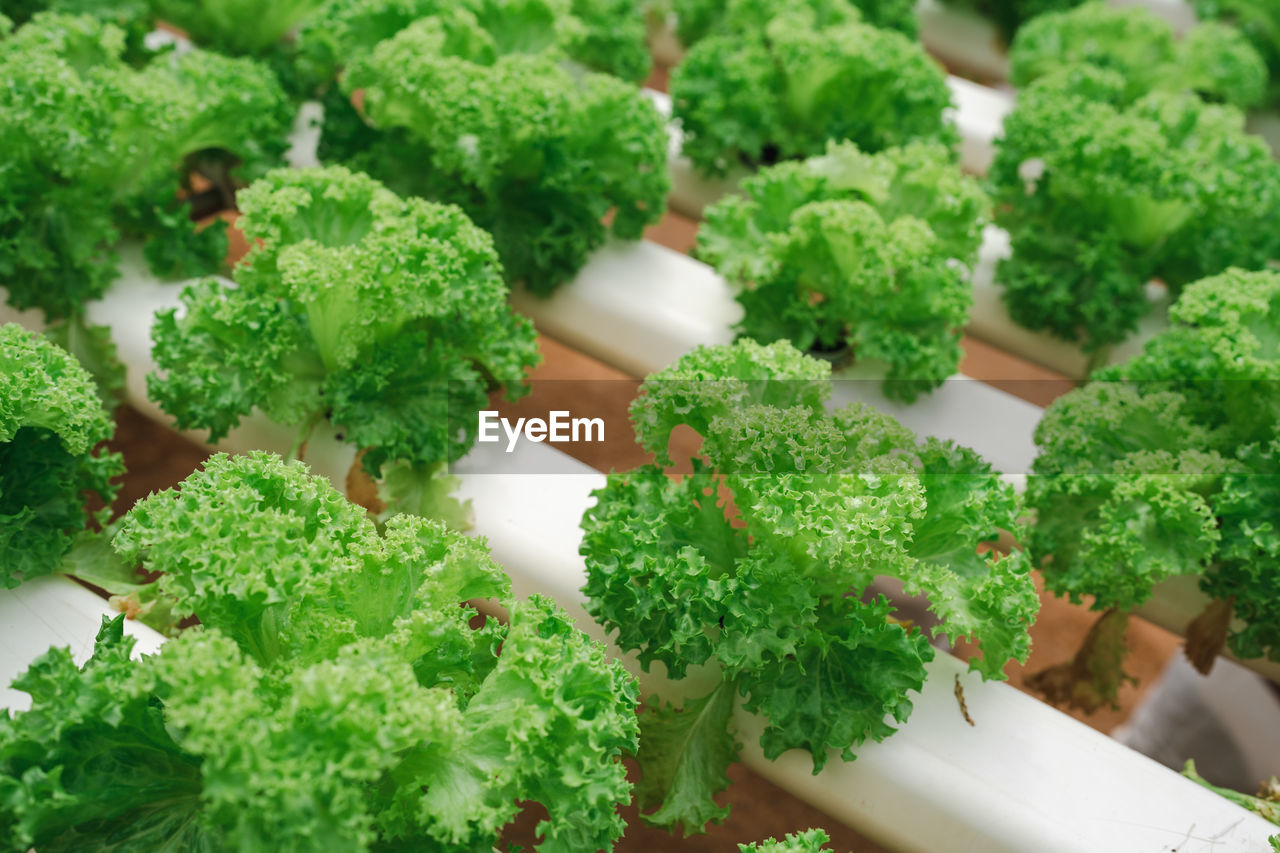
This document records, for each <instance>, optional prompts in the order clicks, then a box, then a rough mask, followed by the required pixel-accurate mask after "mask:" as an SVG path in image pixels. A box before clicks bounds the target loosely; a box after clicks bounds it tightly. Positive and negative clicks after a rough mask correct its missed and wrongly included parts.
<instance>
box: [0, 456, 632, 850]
mask: <svg viewBox="0 0 1280 853" xmlns="http://www.w3.org/2000/svg"><path fill="white" fill-rule="evenodd" d="M114 547H115V549H116V550H117V551H118V552H119V554H120V556H121V557H122V558H123V559H126V560H128V561H132V562H136V563H137V564H140V565H141V567H142V568H143V569H145V570H147V571H148V572H162V573H163V574H162V575H161V577H160V579H159V580H158V581H156V582H155V583H154V584H153V585H150V587H148V589H149V590H151V594H153V595H154V596H156V598H157V599H165V600H167V601H169V602H170V606H171V609H172V612H173V613H175V614H177V615H186V614H195V615H198V616H199V618H200V623H201V624H200V626H199V627H195V628H191V629H188V630H186V631H185V632H184V633H182V634H181V635H180V636H179V637H177V638H176V639H173V640H170V641H169V642H168V643H166V644H165V645H164V647H163V648H162V649H161V651H160V653H159V654H156V655H152V656H149V657H144V658H142V659H141V660H134V659H132V658H131V655H130V651H131V645H132V641H131V640H129V639H127V638H125V637H124V636H123V635H122V627H123V621H122V620H123V617H117V618H116V619H114V620H108V619H104V620H103V626H102V630H101V631H100V633H99V635H98V640H97V646H96V649H95V651H94V654H93V656H92V657H91V658H90V659H89V660H88V661H87V662H86V663H85V664H84V665H83V666H77V665H76V664H75V663H74V662H73V660H72V657H71V654H70V652H69V651H68V650H67V649H53V650H50V651H49V652H48V653H47V654H45V655H44V656H43V657H41V658H39V659H38V660H37V661H36V662H35V663H33V664H32V665H31V667H30V669H28V671H27V672H26V673H25V674H24V675H22V676H20V677H19V678H18V679H17V681H15V683H14V684H15V687H17V688H18V689H21V690H24V691H26V692H28V693H30V694H31V697H32V707H31V710H29V711H26V712H23V713H18V714H16V715H13V716H11V715H10V714H9V712H7V711H5V712H0V825H3V826H5V827H6V829H7V831H6V833H5V838H4V839H3V840H0V849H4V850H11V851H14V853H22V851H25V850H27V849H28V848H30V847H33V846H34V847H36V848H38V849H40V850H42V851H58V850H82V849H100V848H106V847H110V848H113V849H121V850H155V849H182V850H227V849H232V850H294V851H310V850H314V851H332V850H352V851H361V850H382V849H388V848H400V849H418V850H421V849H433V850H450V851H464V850H480V849H486V850H487V849H490V848H491V847H492V846H493V845H494V844H495V843H496V842H497V840H498V834H499V832H500V831H501V829H502V828H503V827H504V826H505V825H506V824H508V823H509V822H510V821H511V820H512V819H513V818H515V817H516V815H517V814H518V813H519V811H520V809H521V803H523V802H526V801H532V802H537V803H540V804H541V805H542V806H543V807H544V808H545V810H546V817H545V819H543V820H542V821H541V822H540V823H539V824H538V826H537V832H538V834H539V836H540V838H541V841H540V843H539V844H538V845H537V849H538V850H542V851H566V853H570V852H572V853H576V851H582V850H596V849H600V848H604V849H608V848H611V847H612V844H613V841H614V840H615V839H616V838H617V837H618V836H619V835H620V834H621V832H622V819H621V817H620V816H619V815H618V813H617V807H618V805H619V804H620V803H623V802H626V801H627V800H628V799H629V796H630V785H629V783H628V782H627V781H626V774H625V769H624V768H623V766H622V764H621V763H620V761H619V757H620V755H621V754H622V753H623V752H624V751H630V750H632V749H634V747H635V742H636V731H637V723H636V716H635V713H634V710H635V702H636V688H635V683H634V681H633V679H632V678H631V677H630V676H629V675H627V674H626V672H625V670H623V669H622V667H621V666H620V665H619V664H618V663H616V662H611V661H609V660H608V659H607V658H606V656H605V652H604V649H603V647H602V646H601V645H600V644H598V643H595V642H592V641H591V640H589V639H588V638H587V637H586V635H584V634H582V633H581V632H580V631H578V630H577V629H576V628H574V627H573V624H572V623H571V622H570V621H569V619H568V617H566V616H565V614H564V613H563V612H561V611H560V610H559V609H558V608H557V607H555V605H553V604H552V603H551V602H549V601H547V600H545V599H541V598H537V597H535V598H531V599H528V600H515V599H513V598H512V597H511V595H510V586H509V581H508V579H507V577H506V576H505V575H504V574H503V573H502V571H501V570H500V569H499V568H498V567H497V566H496V565H495V564H494V563H493V561H492V560H491V558H490V557H489V555H488V553H487V551H486V549H485V546H484V544H483V543H482V542H480V541H478V540H474V539H469V538H464V537H461V536H459V535H457V534H455V533H451V532H449V531H448V530H446V529H445V528H444V527H442V526H440V525H438V524H436V523H432V522H428V521H425V520H423V519H420V518H414V517H404V516H402V517H397V518H394V519H392V520H391V521H389V522H388V523H387V525H386V526H385V529H384V530H381V531H379V529H378V528H377V527H375V525H374V523H373V522H372V521H370V520H369V519H368V518H367V517H366V516H365V514H364V512H363V510H361V509H360V508H359V507H356V506H354V505H352V504H350V503H348V502H347V501H346V500H345V499H344V498H343V497H342V496H341V495H340V494H338V493H337V492H336V491H335V490H334V489H333V488H332V486H330V485H329V483H328V481H327V480H324V479H323V478H318V477H311V476H309V475H308V474H307V471H306V468H305V467H304V466H303V465H302V464H300V463H296V462H295V463H289V464H286V463H283V462H281V461H280V460H279V459H278V458H275V457H271V456H269V455H266V454H252V455H249V456H244V457H227V456H223V455H217V456H214V457H212V458H211V459H210V460H209V461H208V462H207V463H206V466H205V468H204V470H202V471H198V472H196V473H194V474H192V475H191V476H190V477H188V478H187V480H186V481H185V482H184V483H183V484H182V485H181V487H180V488H179V489H178V490H176V491H175V490H169V491H165V492H162V493H159V494H155V495H152V496H151V497H149V498H147V499H145V500H143V501H142V502H140V503H139V504H138V505H137V506H135V507H134V509H133V510H131V511H130V512H129V514H128V515H127V516H125V518H124V520H123V522H122V524H121V526H120V529H119V532H118V533H117V534H116V536H115V540H114ZM472 599H496V600H497V601H498V602H499V603H501V604H503V605H505V606H506V607H507V608H508V612H509V614H510V620H509V622H508V623H505V624H499V623H498V622H496V621H495V620H492V619H490V620H486V621H484V623H483V624H482V625H480V626H479V627H475V622H476V620H477V618H478V615H477V612H476V610H475V609H474V608H473V607H472V606H471V605H470V604H469V602H470V601H471V600H472Z"/></svg>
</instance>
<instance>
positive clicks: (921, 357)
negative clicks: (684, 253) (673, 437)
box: [696, 142, 990, 401]
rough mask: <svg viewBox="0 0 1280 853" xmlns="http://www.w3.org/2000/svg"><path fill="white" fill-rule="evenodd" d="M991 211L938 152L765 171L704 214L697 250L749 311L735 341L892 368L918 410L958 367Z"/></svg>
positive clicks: (923, 148)
mask: <svg viewBox="0 0 1280 853" xmlns="http://www.w3.org/2000/svg"><path fill="white" fill-rule="evenodd" d="M989 207H990V202H989V201H988V199H987V197H986V194H985V193H984V192H983V191H982V189H981V187H980V186H979V184H978V183H977V181H975V180H974V179H972V178H969V177H967V176H965V175H963V174H962V173H961V172H960V168H959V166H958V165H956V164H955V162H954V160H953V158H952V156H951V154H950V152H949V151H948V150H947V149H946V148H945V147H944V146H942V145H940V144H938V143H912V144H911V145H907V146H906V147H903V148H890V149H888V150H886V151H883V152H881V153H879V154H871V155H868V154H863V153H862V152H860V151H859V150H858V148H857V146H855V145H854V144H853V143H851V142H843V143H838V144H837V143H828V145H827V151H826V154H824V155H822V156H818V157H811V158H809V159H808V160H804V161H798V162H787V163H779V164H778V165H776V166H770V167H768V168H765V169H761V170H760V172H759V173H757V174H756V175H753V176H752V177H750V178H747V179H746V180H745V181H743V183H742V195H736V194H735V195H729V196H726V197H725V198H723V199H721V200H720V201H719V202H717V203H716V204H714V205H712V206H711V207H709V208H708V209H707V210H706V211H705V222H703V224H702V227H701V228H700V229H699V231H698V244H697V249H696V254H697V256H698V257H699V258H701V259H703V260H705V261H707V262H708V263H710V264H712V265H713V266H715V268H716V270H717V271H718V272H719V273H720V274H721V275H723V276H725V278H727V279H728V280H729V283H730V284H731V285H732V286H733V288H734V290H735V291H736V295H737V299H738V302H739V303H741V305H742V307H743V317H742V321H741V322H740V323H739V324H738V327H737V331H738V333H739V334H741V335H744V336H746V337H750V338H754V339H756V340H758V341H761V342H763V343H768V342H772V341H776V340H788V341H790V342H791V343H792V344H793V345H794V346H796V347H797V348H799V349H801V350H806V351H809V350H813V351H818V352H822V353H831V354H834V355H836V356H837V357H839V358H840V360H842V361H844V362H848V363H851V362H871V363H883V364H886V365H887V366H888V371H887V376H886V379H885V386H884V388H885V393H886V394H888V395H889V396H890V397H893V398H896V399H902V400H907V401H910V400H914V399H915V398H916V397H917V396H918V395H919V394H920V393H921V392H924V391H928V390H931V389H933V388H935V387H937V386H938V385H939V384H941V383H942V381H943V380H944V379H946V378H947V377H948V376H951V375H952V374H953V373H955V371H956V367H957V365H958V364H959V362H960V356H961V350H960V334H961V330H962V329H963V328H964V324H965V323H966V322H967V320H968V316H969V307H970V306H971V305H972V302H973V295H972V287H971V285H970V284H969V280H968V275H967V273H968V271H969V270H970V269H971V268H972V267H973V265H974V263H975V262H976V260H977V252H978V245H979V243H980V242H981V238H982V228H983V225H984V224H985V223H986V221H987V218H988V208H989Z"/></svg>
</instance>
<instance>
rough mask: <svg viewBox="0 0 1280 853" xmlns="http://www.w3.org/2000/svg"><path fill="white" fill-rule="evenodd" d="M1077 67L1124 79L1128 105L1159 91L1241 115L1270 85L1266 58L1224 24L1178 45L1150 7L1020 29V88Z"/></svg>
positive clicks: (1096, 8)
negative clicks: (1237, 110)
mask: <svg viewBox="0 0 1280 853" xmlns="http://www.w3.org/2000/svg"><path fill="white" fill-rule="evenodd" d="M1072 65H1087V66H1093V67H1096V68H1103V69H1108V70H1111V71H1115V72H1117V73H1118V74H1120V75H1122V76H1123V77H1124V79H1125V97H1126V98H1127V99H1129V100H1136V99H1137V98H1138V97H1140V96H1142V95H1144V94H1146V93H1147V92H1152V91H1155V90H1158V89H1160V90H1167V91H1172V92H1182V91H1191V92H1195V93H1196V94H1198V95H1200V96H1201V97H1203V98H1205V99H1207V100H1212V101H1223V102H1225V103H1229V104H1233V105H1235V106H1237V107H1240V108H1241V109H1244V108H1247V107H1252V106H1257V105H1258V104H1259V103H1261V101H1262V98H1263V94H1264V90H1265V88H1266V85H1267V67H1266V64H1265V63H1264V62H1263V61H1262V57H1261V56H1259V55H1258V53H1257V51H1255V50H1254V49H1253V47H1251V46H1250V44H1249V42H1248V41H1247V40H1246V39H1245V37H1244V36H1242V35H1241V34H1240V33H1239V32H1238V31H1236V30H1234V29H1232V28H1231V27H1229V26H1227V25H1226V24H1220V23H1216V22H1209V23H1204V24H1200V25H1199V26H1197V27H1194V28H1192V29H1191V30H1190V31H1189V32H1188V33H1187V34H1186V35H1185V36H1184V37H1183V38H1182V39H1180V40H1175V39H1174V37H1173V28H1172V27H1171V26H1170V25H1169V23H1168V22H1167V21H1165V20H1164V19H1162V18H1158V17H1156V15H1155V13H1153V12H1152V11H1150V10H1149V9H1144V8H1141V7H1129V8H1114V7H1112V6H1108V5H1106V4H1105V3H1086V4H1084V5H1083V6H1079V7H1077V8H1075V9H1072V10H1070V11H1065V12H1050V13H1048V14H1045V15H1041V16H1040V17H1038V18H1036V19H1035V20H1033V21H1031V22H1029V23H1028V24H1027V25H1026V26H1025V27H1023V28H1022V29H1021V30H1019V31H1018V37H1017V38H1016V39H1014V41H1013V45H1012V47H1011V48H1010V51H1009V79H1010V81H1012V83H1013V84H1014V85H1015V86H1026V85H1028V84H1029V83H1031V82H1033V81H1034V80H1037V79H1039V78H1040V77H1043V76H1045V75H1047V74H1051V73H1053V72H1055V71H1058V70H1060V69H1062V68H1063V67H1068V66H1072Z"/></svg>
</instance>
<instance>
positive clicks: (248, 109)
mask: <svg viewBox="0 0 1280 853" xmlns="http://www.w3.org/2000/svg"><path fill="white" fill-rule="evenodd" d="M125 50H126V39H125V34H124V32H123V31H122V30H120V29H119V28H117V27H116V26H114V25H112V24H110V23H107V22H104V21H103V20H101V19H99V18H97V17H94V16H90V15H78V16H76V15H67V14H51V13H42V14H40V15H37V16H36V17H35V18H34V19H33V20H32V21H31V22H30V23H28V24H26V25H25V26H23V27H22V28H20V29H19V30H18V31H17V32H16V33H15V34H14V35H13V36H12V37H9V38H6V39H3V40H0V75H2V76H3V77H4V79H5V80H7V81H10V85H7V86H6V87H5V89H4V92H3V93H0V144H2V145H3V147H4V150H5V151H6V155H7V157H8V168H6V169H4V170H3V171H0V194H3V196H4V197H5V200H6V201H5V204H4V205H3V206H0V284H3V286H4V287H5V289H6V290H7V291H8V296H7V298H8V301H9V302H10V304H12V305H13V306H14V307H17V308H40V309H41V310H42V311H43V312H44V313H45V316H46V318H47V319H49V320H53V319H56V318H59V317H66V316H70V315H75V314H78V313H82V312H83V310H84V309H83V306H84V303H85V302H87V301H89V300H92V299H96V298H98V297H100V296H101V295H102V294H103V293H104V292H105V291H106V289H107V287H108V286H109V285H110V283H111V281H112V280H113V279H114V278H115V277H116V275H117V271H118V270H117V257H116V255H115V252H114V246H115V244H116V243H117V242H118V241H119V240H120V239H121V237H122V236H129V237H133V238H137V239H140V240H142V241H144V242H146V241H151V240H152V239H153V238H154V241H153V242H154V245H152V246H150V247H149V248H148V249H147V257H148V259H149V260H151V261H153V262H155V263H156V264H158V266H157V268H156V272H158V273H160V274H167V273H172V272H175V271H178V270H179V269H180V270H181V271H182V272H183V273H190V272H193V271H195V269H194V268H195V266H199V267H203V269H200V270H199V271H200V272H211V271H213V270H214V269H216V268H217V267H219V266H221V263H222V257H221V256H219V255H218V254H217V249H218V248H219V245H220V244H219V243H218V241H217V239H216V237H217V233H218V232H217V231H216V230H214V231H208V230H207V229H206V232H201V233H197V227H196V224H195V223H194V222H192V221H191V220H190V217H189V216H187V215H186V213H187V209H188V206H187V205H186V204H185V203H180V202H179V201H178V199H177V197H176V196H177V192H178V190H179V189H180V188H181V187H182V186H183V184H184V181H185V179H186V177H187V176H188V175H189V174H190V173H192V172H194V171H200V172H203V173H205V175H206V177H208V178H209V179H210V180H211V181H212V182H213V183H214V184H215V185H216V186H218V187H219V188H220V189H221V191H222V193H223V195H224V196H229V195H230V194H231V193H232V192H233V191H234V187H235V182H236V180H237V179H238V178H239V177H241V176H253V175H255V174H258V173H260V172H261V171H263V170H264V169H265V168H266V167H267V166H270V165H274V164H275V163H276V162H278V161H279V159H280V158H281V156H282V155H283V153H284V151H285V149H286V148H287V141H286V136H287V134H288V132H289V128H290V126H291V122H292V114H291V111H290V108H289V106H288V103H287V100H286V98H285V96H284V94H283V92H282V91H281V90H280V87H279V84H278V83H277V82H276V80H275V78H274V76H273V75H272V74H271V72H270V71H269V70H268V69H266V68H264V67H262V66H259V65H257V64H256V63H253V62H251V61H249V60H246V59H231V58H228V57H223V56H219V55H216V54H204V53H200V52H194V53H188V54H185V55H183V56H179V57H171V56H167V55H164V56H158V57H156V58H154V59H150V61H147V62H144V63H141V65H140V67H134V66H133V65H130V64H129V63H128V62H127V61H126V57H125ZM210 264H212V268H210V267H209V265H210Z"/></svg>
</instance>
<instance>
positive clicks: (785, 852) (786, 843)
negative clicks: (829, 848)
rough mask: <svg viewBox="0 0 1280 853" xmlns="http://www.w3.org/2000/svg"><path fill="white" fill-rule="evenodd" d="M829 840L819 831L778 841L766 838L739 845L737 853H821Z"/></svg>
mask: <svg viewBox="0 0 1280 853" xmlns="http://www.w3.org/2000/svg"><path fill="white" fill-rule="evenodd" d="M830 840H831V839H830V838H829V837H828V836H827V834H826V833H825V832H823V831H822V830H821V829H806V830H804V831H803V832H792V833H788V834H787V836H786V837H785V838H783V839H782V840H781V841H779V840H778V839H776V838H768V839H765V840H764V841H761V842H758V843H756V844H739V845H738V851H739V853H821V851H823V850H825V849H826V847H824V845H825V844H826V843H827V842H828V841H830Z"/></svg>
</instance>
